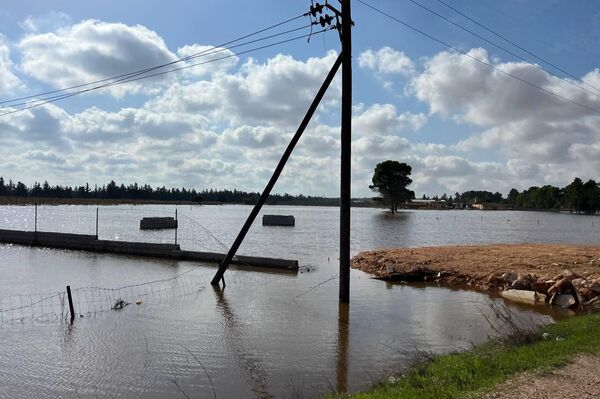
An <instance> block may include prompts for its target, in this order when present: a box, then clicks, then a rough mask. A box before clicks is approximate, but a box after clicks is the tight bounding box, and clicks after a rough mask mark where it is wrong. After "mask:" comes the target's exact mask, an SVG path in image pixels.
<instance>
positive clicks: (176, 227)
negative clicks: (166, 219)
mask: <svg viewBox="0 0 600 399" xmlns="http://www.w3.org/2000/svg"><path fill="white" fill-rule="evenodd" d="M178 229H179V222H178V221H177V208H175V245H177V230H178Z"/></svg>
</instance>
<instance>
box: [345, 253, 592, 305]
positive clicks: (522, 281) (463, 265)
mask: <svg viewBox="0 0 600 399" xmlns="http://www.w3.org/2000/svg"><path fill="white" fill-rule="evenodd" d="M352 267H353V268H356V269H360V270H362V271H365V272H368V273H372V274H374V275H375V276H376V277H378V278H382V279H390V280H404V281H423V280H424V281H438V282H440V283H444V284H451V285H462V286H471V287H474V288H478V289H481V290H486V291H508V290H515V291H513V292H511V293H508V294H507V295H514V294H518V295H521V291H530V293H531V298H530V299H531V300H532V301H533V302H535V301H537V300H538V299H540V300H546V301H548V302H551V303H555V302H556V303H555V304H558V302H560V303H563V302H564V304H565V305H567V307H570V306H581V305H584V304H585V305H587V304H593V303H597V302H598V301H599V300H600V298H599V295H600V245H562V244H497V245H475V246H451V247H424V248H398V249H384V250H377V251H367V252H361V253H359V254H358V255H356V256H355V257H354V258H353V259H352ZM536 293H537V294H539V296H538V295H537V294H536ZM522 294H523V295H524V297H525V296H527V295H528V293H527V292H524V293H522ZM563 295H564V296H563ZM569 295H570V296H571V297H568V296H569ZM573 301H574V303H573Z"/></svg>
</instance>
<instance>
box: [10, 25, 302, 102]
mask: <svg viewBox="0 0 600 399" xmlns="http://www.w3.org/2000/svg"><path fill="white" fill-rule="evenodd" d="M310 26H312V24H309V25H305V26H301V27H299V28H294V29H289V30H287V31H285V32H280V33H275V34H272V35H269V36H264V37H261V38H259V39H254V40H250V41H247V42H244V43H240V44H236V45H235V46H230V47H220V46H219V47H212V48H211V49H207V50H204V51H202V52H200V53H196V54H195V55H193V56H188V57H186V59H185V60H186V61H187V60H190V59H197V58H200V57H206V56H209V55H212V54H217V53H221V52H224V51H228V50H231V49H233V48H237V47H243V46H246V45H248V44H253V43H257V42H260V41H263V40H268V39H272V38H274V37H279V36H283V35H286V34H288V33H293V32H296V31H299V30H302V29H306V28H308V27H310ZM182 60H183V59H182ZM178 62H179V61H178ZM174 63H175V62H173V64H174ZM161 68H162V67H161ZM156 69H159V68H148V69H147V70H144V72H140V73H135V74H133V75H121V76H123V77H121V78H120V79H115V80H113V81H112V82H108V83H104V84H102V85H100V86H96V87H93V88H91V90H97V89H101V88H105V87H110V86H114V85H115V84H117V83H121V82H123V83H127V82H131V81H133V80H134V78H135V77H136V76H139V75H144V74H146V73H148V72H151V71H152V70H156ZM151 76H156V75H144V76H142V77H141V79H145V78H146V77H151ZM106 80H110V79H103V80H102V81H106ZM135 80H139V79H135ZM90 84H91V83H88V84H82V85H79V87H84V86H89V85H90ZM87 90H88V89H82V90H80V91H78V92H67V93H66V94H57V95H54V96H48V97H42V98H39V99H35V100H30V101H24V102H20V103H13V104H10V105H7V106H4V107H0V109H6V108H14V107H19V106H25V105H31V103H37V102H44V101H46V100H52V99H61V98H65V97H64V96H68V95H69V94H74V93H76V94H78V93H83V92H87ZM60 91H61V90H55V91H54V92H60ZM65 91H66V89H65Z"/></svg>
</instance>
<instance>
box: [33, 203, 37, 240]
mask: <svg viewBox="0 0 600 399" xmlns="http://www.w3.org/2000/svg"><path fill="white" fill-rule="evenodd" d="M37 205H38V204H37V202H36V203H35V217H34V222H33V225H34V227H33V228H34V231H35V232H36V233H37Z"/></svg>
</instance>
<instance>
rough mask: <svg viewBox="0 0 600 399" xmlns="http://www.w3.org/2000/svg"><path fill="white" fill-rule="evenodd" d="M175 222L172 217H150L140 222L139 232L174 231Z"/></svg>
mask: <svg viewBox="0 0 600 399" xmlns="http://www.w3.org/2000/svg"><path fill="white" fill-rule="evenodd" d="M176 228H177V220H175V218H172V217H151V218H142V220H140V230H162V229H176Z"/></svg>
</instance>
